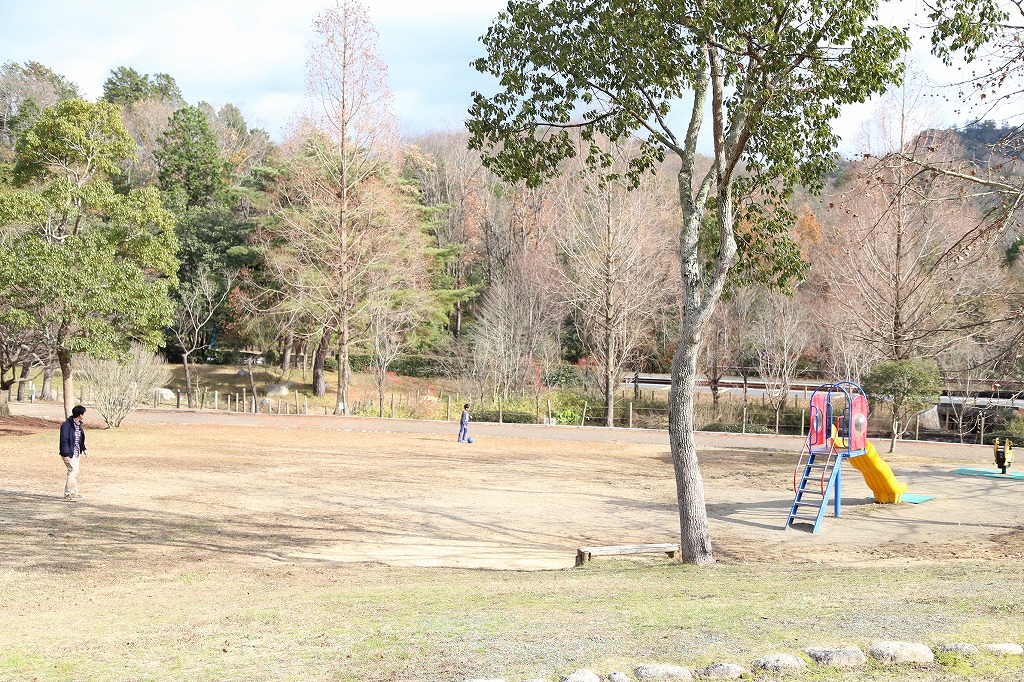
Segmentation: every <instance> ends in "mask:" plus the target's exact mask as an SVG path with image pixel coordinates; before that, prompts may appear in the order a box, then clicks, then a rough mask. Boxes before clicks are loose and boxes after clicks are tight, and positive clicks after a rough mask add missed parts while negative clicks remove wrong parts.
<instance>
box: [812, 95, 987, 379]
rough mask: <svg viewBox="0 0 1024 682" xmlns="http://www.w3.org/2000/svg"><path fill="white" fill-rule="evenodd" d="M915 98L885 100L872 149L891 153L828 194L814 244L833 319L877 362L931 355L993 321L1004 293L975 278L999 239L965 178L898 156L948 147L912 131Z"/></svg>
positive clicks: (943, 139) (938, 137) (937, 137)
mask: <svg viewBox="0 0 1024 682" xmlns="http://www.w3.org/2000/svg"><path fill="white" fill-rule="evenodd" d="M917 96H918V95H917V94H916V93H915V92H913V91H909V92H908V91H902V92H900V93H897V94H896V95H894V96H890V97H888V98H887V99H886V102H885V106H884V108H883V109H882V110H881V111H880V115H879V118H878V121H877V122H876V124H875V129H876V131H877V134H876V135H875V140H880V141H876V142H874V143H873V144H872V147H873V148H876V149H879V150H881V151H882V152H885V150H887V149H895V150H897V151H896V152H892V153H884V155H882V156H881V157H873V158H869V159H867V160H865V161H864V162H862V163H860V164H858V165H856V166H855V171H856V175H857V177H856V178H855V179H854V180H852V181H851V182H849V183H847V184H846V185H844V186H843V187H842V188H841V189H840V190H839V191H837V192H836V193H835V194H834V196H833V197H832V202H831V206H832V207H833V210H832V211H831V215H830V217H829V223H830V227H831V228H832V229H831V230H827V236H826V240H825V244H824V245H823V246H822V247H821V248H820V249H818V250H817V251H818V253H819V254H820V259H819V262H818V265H819V266H823V268H822V269H823V271H824V272H825V273H827V274H826V279H827V286H828V293H829V295H830V296H831V297H833V300H834V305H830V306H829V307H830V309H831V310H832V312H833V314H834V315H835V316H836V317H835V319H834V321H833V322H834V324H836V325H838V326H840V327H841V328H843V329H845V330H847V332H848V333H849V334H851V335H852V336H853V337H854V338H855V339H856V340H857V341H859V342H860V343H863V344H865V345H866V346H867V347H869V348H871V349H872V354H873V356H874V357H875V358H876V359H889V360H894V361H895V360H904V359H908V358H912V357H934V356H935V355H937V354H938V353H941V352H942V351H943V350H944V349H946V348H948V347H950V346H951V345H952V344H955V343H957V342H958V341H959V340H961V339H964V338H968V337H972V336H974V335H977V334H979V333H982V332H984V331H985V330H986V329H988V328H990V327H991V324H992V323H993V322H994V321H996V320H997V319H999V316H997V315H993V312H994V311H995V308H993V306H992V305H991V303H994V302H996V301H997V300H998V299H999V298H1001V297H1002V296H1003V293H1000V292H998V291H996V282H1000V281H1001V277H999V276H995V277H976V276H975V275H974V271H975V270H976V269H977V268H980V267H985V268H986V269H992V268H991V265H992V263H993V258H992V255H993V248H994V247H995V246H996V244H997V242H996V240H995V235H994V234H993V233H991V232H989V231H986V230H985V229H984V224H985V221H984V219H983V216H982V215H981V213H980V212H979V211H978V210H977V207H976V204H974V203H973V202H972V200H971V197H970V193H969V192H968V191H967V190H966V187H965V185H964V183H963V182H962V181H961V180H959V179H957V178H952V177H949V176H946V175H942V174H939V173H934V172H928V171H924V170H923V169H922V168H921V167H920V166H919V165H914V164H912V163H910V162H908V161H907V160H906V159H905V156H904V155H905V154H906V153H907V152H908V151H909V150H911V149H912V148H913V149H920V150H921V151H920V152H912V155H921V154H938V153H950V152H949V150H950V149H951V148H952V147H953V146H955V142H954V140H953V139H952V138H950V137H949V136H948V135H945V134H942V133H929V134H921V135H919V134H916V131H917V130H918V129H919V128H920V125H921V120H926V119H920V118H917V117H916V116H917V114H916V109H915V107H916V106H917V105H916V99H915V98H916V97H917ZM928 149H931V150H934V151H933V152H928V151H927V150H928ZM940 150H945V151H941V152H940ZM996 269H998V268H996Z"/></svg>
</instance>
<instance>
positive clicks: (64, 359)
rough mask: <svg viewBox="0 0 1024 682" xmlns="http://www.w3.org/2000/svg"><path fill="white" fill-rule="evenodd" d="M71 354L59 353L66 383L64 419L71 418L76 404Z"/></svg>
mask: <svg viewBox="0 0 1024 682" xmlns="http://www.w3.org/2000/svg"><path fill="white" fill-rule="evenodd" d="M71 357H72V356H71V352H70V351H67V350H63V349H62V350H59V351H57V361H58V362H59V363H60V374H61V378H62V379H63V382H64V418H65V419H67V418H68V417H70V416H71V408H72V407H74V406H75V405H74V403H75V383H74V380H73V379H72V376H71V375H72V370H71Z"/></svg>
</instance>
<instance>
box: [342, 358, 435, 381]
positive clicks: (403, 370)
mask: <svg viewBox="0 0 1024 682" xmlns="http://www.w3.org/2000/svg"><path fill="white" fill-rule="evenodd" d="M353 369H355V368H353ZM390 369H391V371H393V372H394V373H395V374H401V375H402V376H407V377H420V378H424V379H427V378H433V377H440V376H444V367H443V366H442V363H441V362H440V361H439V360H438V359H437V358H432V357H429V356H426V355H400V356H398V358H396V359H395V361H394V362H392V363H391V368H390Z"/></svg>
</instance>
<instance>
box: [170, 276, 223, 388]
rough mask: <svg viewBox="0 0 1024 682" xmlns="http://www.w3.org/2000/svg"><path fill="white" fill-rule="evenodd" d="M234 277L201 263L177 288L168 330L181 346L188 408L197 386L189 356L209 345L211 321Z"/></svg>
mask: <svg viewBox="0 0 1024 682" xmlns="http://www.w3.org/2000/svg"><path fill="white" fill-rule="evenodd" d="M234 280H235V275H234V273H231V272H226V273H223V274H222V275H221V276H220V277H215V276H214V275H213V273H211V272H209V270H207V269H206V268H205V266H204V267H201V268H200V270H199V271H198V272H197V273H196V276H195V277H193V278H192V280H191V281H189V282H185V283H182V285H181V286H180V287H179V288H178V293H177V304H176V306H175V308H174V317H173V319H172V320H171V324H170V327H169V329H170V331H171V333H172V334H173V335H174V339H175V340H176V341H177V342H178V346H179V347H180V348H181V364H182V366H183V367H184V369H185V394H186V396H187V398H188V406H189V407H190V408H191V407H195V394H196V392H197V391H198V388H199V387H198V383H197V382H195V381H193V379H194V377H193V372H192V367H191V362H190V359H191V357H192V355H193V354H194V353H196V352H197V351H199V350H200V349H202V348H206V347H208V346H209V332H210V329H209V327H210V323H211V322H212V321H213V319H214V317H215V316H216V315H217V313H218V311H220V310H221V308H222V307H223V305H224V304H225V302H226V301H227V300H228V295H229V294H230V293H231V287H232V286H233V284H234Z"/></svg>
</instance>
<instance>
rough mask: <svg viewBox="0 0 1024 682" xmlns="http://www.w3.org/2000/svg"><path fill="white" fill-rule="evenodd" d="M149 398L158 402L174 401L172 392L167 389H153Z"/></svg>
mask: <svg viewBox="0 0 1024 682" xmlns="http://www.w3.org/2000/svg"><path fill="white" fill-rule="evenodd" d="M150 396H151V397H153V398H157V399H159V400H174V391H172V390H171V389H169V388H154V389H153V392H152V393H151V394H150Z"/></svg>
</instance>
